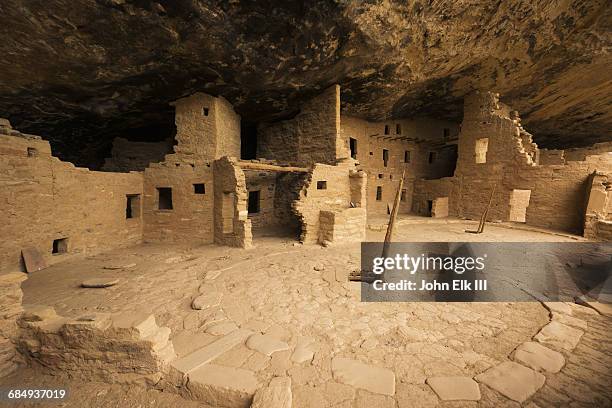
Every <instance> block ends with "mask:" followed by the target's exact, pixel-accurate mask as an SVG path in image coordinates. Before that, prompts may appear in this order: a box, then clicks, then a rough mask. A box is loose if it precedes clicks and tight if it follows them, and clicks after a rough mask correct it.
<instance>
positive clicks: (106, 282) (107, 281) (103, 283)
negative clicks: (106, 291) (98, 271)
mask: <svg viewBox="0 0 612 408" xmlns="http://www.w3.org/2000/svg"><path fill="white" fill-rule="evenodd" d="M118 283H119V279H116V278H92V279H87V280H86V281H83V283H81V286H82V287H84V288H108V287H110V286H115V285H116V284H118Z"/></svg>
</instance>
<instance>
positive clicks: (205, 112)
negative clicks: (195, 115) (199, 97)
mask: <svg viewBox="0 0 612 408" xmlns="http://www.w3.org/2000/svg"><path fill="white" fill-rule="evenodd" d="M202 114H203V115H204V116H208V108H202Z"/></svg>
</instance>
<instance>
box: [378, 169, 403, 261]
mask: <svg viewBox="0 0 612 408" xmlns="http://www.w3.org/2000/svg"><path fill="white" fill-rule="evenodd" d="M405 175H406V168H405V167H404V170H403V171H402V178H401V179H400V182H399V187H398V189H397V193H396V194H395V201H393V209H392V210H391V216H390V217H389V224H388V225H387V233H386V234H385V242H384V243H383V251H382V257H383V258H386V257H387V255H388V254H389V244H390V243H391V239H392V238H393V228H394V227H395V218H396V217H397V212H398V211H399V203H400V200H401V198H402V188H403V187H404V176H405Z"/></svg>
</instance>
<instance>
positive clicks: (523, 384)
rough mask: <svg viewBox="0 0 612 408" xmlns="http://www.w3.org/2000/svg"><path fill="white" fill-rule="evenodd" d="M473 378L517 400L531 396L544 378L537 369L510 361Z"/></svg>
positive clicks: (541, 384)
mask: <svg viewBox="0 0 612 408" xmlns="http://www.w3.org/2000/svg"><path fill="white" fill-rule="evenodd" d="M475 379H476V381H478V382H481V383H483V384H486V385H488V386H489V387H491V388H493V389H494V390H496V391H499V392H500V393H502V394H503V395H505V396H506V397H508V398H510V399H512V400H514V401H517V402H523V401H525V400H526V399H527V398H529V397H530V396H532V395H533V394H534V393H535V392H536V391H537V390H539V389H540V388H542V386H543V385H544V381H545V380H546V378H545V377H544V376H543V375H542V374H540V373H538V372H537V371H534V370H532V369H531V368H527V367H525V366H522V365H520V364H518V363H514V362H510V361H507V362H504V363H501V364H499V365H497V366H495V367H493V368H490V369H488V370H487V371H485V372H484V373H482V374H479V375H477V376H476V377H475Z"/></svg>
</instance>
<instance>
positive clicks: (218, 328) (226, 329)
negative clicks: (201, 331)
mask: <svg viewBox="0 0 612 408" xmlns="http://www.w3.org/2000/svg"><path fill="white" fill-rule="evenodd" d="M235 330H238V326H236V323H234V322H221V323H216V324H212V325H210V326H208V327H206V333H210V334H212V335H214V336H224V335H226V334H229V333H231V332H233V331H235Z"/></svg>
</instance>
